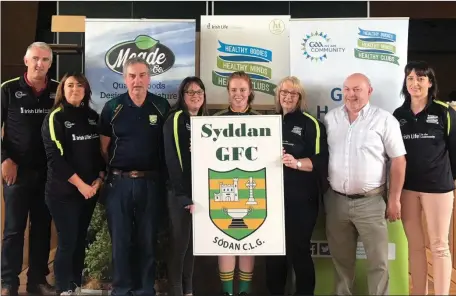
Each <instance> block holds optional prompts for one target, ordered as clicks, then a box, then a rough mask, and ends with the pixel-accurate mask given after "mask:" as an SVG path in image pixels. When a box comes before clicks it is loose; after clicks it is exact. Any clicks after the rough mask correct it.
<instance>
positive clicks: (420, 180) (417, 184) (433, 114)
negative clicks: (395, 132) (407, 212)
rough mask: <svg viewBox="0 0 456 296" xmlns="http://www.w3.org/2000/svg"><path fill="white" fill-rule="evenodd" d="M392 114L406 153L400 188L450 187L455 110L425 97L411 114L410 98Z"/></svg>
mask: <svg viewBox="0 0 456 296" xmlns="http://www.w3.org/2000/svg"><path fill="white" fill-rule="evenodd" d="M393 115H394V116H395V117H396V119H397V120H398V121H399V124H400V126H401V131H402V138H403V139H404V144H405V149H406V150H407V154H406V155H405V157H406V159H407V167H406V172H405V182H404V189H407V190H413V191H418V192H428V193H445V192H449V191H452V190H454V188H455V186H454V180H455V179H456V111H455V110H454V109H453V108H452V107H450V106H449V105H448V104H446V103H444V102H441V101H437V100H429V102H428V104H427V105H426V107H425V108H424V109H423V111H421V112H420V113H418V114H416V115H414V114H413V112H412V110H411V109H410V100H406V101H405V102H404V104H403V105H402V106H401V107H399V108H397V109H396V110H395V111H394V113H393Z"/></svg>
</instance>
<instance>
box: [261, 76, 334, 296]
mask: <svg viewBox="0 0 456 296" xmlns="http://www.w3.org/2000/svg"><path fill="white" fill-rule="evenodd" d="M275 101H276V111H277V113H278V114H280V115H282V116H283V120H282V122H283V125H282V137H283V147H284V155H283V164H284V169H283V174H284V178H283V179H284V180H283V185H284V198H285V231H286V245H287V250H286V251H287V252H286V253H287V255H286V256H268V257H266V282H267V287H268V290H269V292H270V293H271V295H274V296H279V295H283V291H284V289H285V284H286V280H287V272H288V262H291V264H292V266H293V269H294V271H295V274H296V292H295V294H294V295H299V296H304V295H313V294H314V289H315V269H314V265H313V260H312V256H311V252H310V240H311V237H312V233H313V230H314V227H315V223H316V221H317V217H318V210H319V202H320V197H321V196H322V195H323V193H324V191H325V189H327V188H328V183H327V182H324V180H325V179H326V177H327V173H328V145H327V140H326V129H325V126H324V125H323V124H322V123H321V122H319V121H318V120H317V119H316V118H315V117H313V116H312V115H310V114H309V113H307V112H304V110H305V106H306V100H305V93H304V89H303V87H302V85H301V82H300V81H299V79H298V78H296V77H294V76H290V77H285V78H284V79H283V80H282V81H281V82H280V83H279V84H278V86H277V89H276V98H275ZM324 183H325V184H326V185H324ZM324 187H325V188H324Z"/></svg>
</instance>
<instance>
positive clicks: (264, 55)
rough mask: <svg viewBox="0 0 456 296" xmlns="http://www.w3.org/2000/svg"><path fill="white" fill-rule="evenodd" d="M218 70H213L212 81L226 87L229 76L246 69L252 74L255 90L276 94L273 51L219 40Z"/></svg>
mask: <svg viewBox="0 0 456 296" xmlns="http://www.w3.org/2000/svg"><path fill="white" fill-rule="evenodd" d="M218 43H219V45H220V47H219V48H217V51H218V52H220V53H221V54H220V55H218V56H217V68H218V69H217V70H213V71H212V83H213V84H214V85H216V86H221V87H226V85H227V81H228V76H230V75H231V73H233V72H236V71H244V72H245V73H247V74H248V75H249V76H250V79H251V80H252V84H253V90H255V91H259V92H262V93H265V94H269V95H271V96H274V89H275V88H276V85H275V84H273V83H271V82H269V81H270V80H271V79H272V69H271V67H270V63H272V51H271V50H268V49H265V48H260V47H252V46H246V45H239V44H228V43H223V42H221V41H218Z"/></svg>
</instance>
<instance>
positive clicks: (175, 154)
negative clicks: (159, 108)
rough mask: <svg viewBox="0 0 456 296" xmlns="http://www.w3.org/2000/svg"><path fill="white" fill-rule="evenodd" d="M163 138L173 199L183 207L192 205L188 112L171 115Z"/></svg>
mask: <svg viewBox="0 0 456 296" xmlns="http://www.w3.org/2000/svg"><path fill="white" fill-rule="evenodd" d="M163 137H164V146H165V159H166V165H167V168H168V174H169V181H170V185H171V189H172V191H173V196H172V198H175V199H176V202H177V203H178V204H179V205H180V206H182V207H185V206H188V205H191V204H193V201H192V168H191V156H190V115H189V114H188V112H187V111H183V110H178V111H176V112H174V113H171V114H170V116H169V117H168V119H167V120H166V122H165V124H164V126H163Z"/></svg>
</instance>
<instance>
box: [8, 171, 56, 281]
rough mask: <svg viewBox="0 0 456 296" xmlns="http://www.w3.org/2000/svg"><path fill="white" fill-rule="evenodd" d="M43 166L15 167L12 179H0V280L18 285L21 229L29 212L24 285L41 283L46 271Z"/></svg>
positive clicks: (47, 240) (47, 217)
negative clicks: (0, 217)
mask: <svg viewBox="0 0 456 296" xmlns="http://www.w3.org/2000/svg"><path fill="white" fill-rule="evenodd" d="M45 185H46V169H45V168H43V169H41V170H35V169H27V168H22V167H19V168H18V173H17V178H16V183H15V184H13V185H10V186H8V185H6V183H5V182H3V197H4V200H5V226H4V231H3V241H2V263H1V269H2V271H1V272H2V283H3V285H5V286H10V287H11V288H13V289H16V288H18V287H19V273H20V272H21V271H22V261H23V250H24V232H25V228H26V225H27V218H28V215H29V213H30V235H29V269H28V272H27V286H32V285H36V284H43V283H45V282H46V276H47V275H48V274H49V269H48V260H49V249H50V243H51V242H50V240H51V215H50V214H49V210H48V208H47V206H46V204H45V202H44V189H45Z"/></svg>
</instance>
